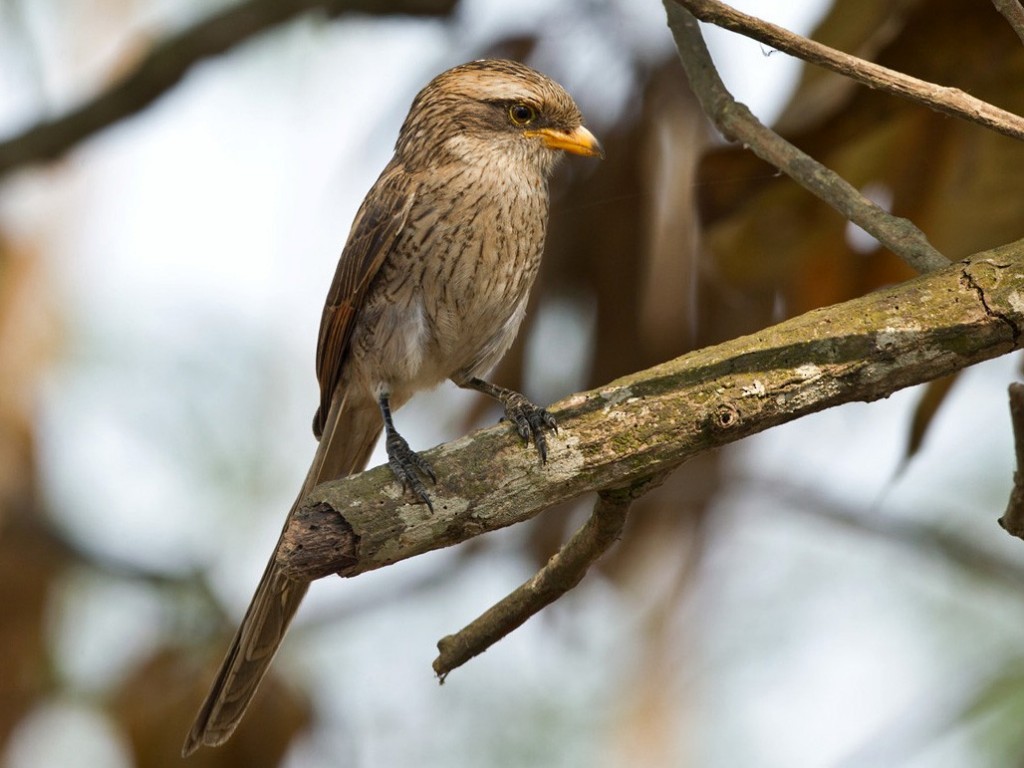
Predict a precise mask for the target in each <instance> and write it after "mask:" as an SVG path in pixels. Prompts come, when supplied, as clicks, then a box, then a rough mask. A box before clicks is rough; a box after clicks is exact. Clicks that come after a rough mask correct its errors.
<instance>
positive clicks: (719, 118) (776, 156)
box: [664, 0, 949, 272]
mask: <svg viewBox="0 0 1024 768" xmlns="http://www.w3.org/2000/svg"><path fill="white" fill-rule="evenodd" d="M664 4H665V11H666V12H667V14H668V26H669V28H670V29H671V30H672V35H673V37H674V38H675V42H676V49H677V50H678V52H679V59H680V61H682V63H683V69H685V70H686V75H687V77H688V78H689V80H690V85H691V87H692V88H693V91H694V93H695V94H696V95H697V98H698V99H699V101H700V103H701V106H702V107H703V109H704V112H705V113H706V114H707V115H708V117H709V118H710V119H711V121H712V122H713V123H714V124H715V126H716V127H717V128H718V129H719V130H720V131H721V132H722V133H723V134H724V135H725V136H727V137H729V138H732V139H735V140H737V141H739V142H741V143H743V144H744V145H745V146H746V147H747V148H749V149H750V150H751V151H752V152H753V153H754V154H756V155H757V156H758V157H760V158H761V159H762V160H764V161H766V162H768V163H771V164H772V165H774V166H775V167H776V168H778V169H779V170H780V171H782V172H783V173H785V174H786V175H787V176H789V177H790V178H791V179H793V181H795V182H796V183H797V184H800V185H801V186H802V187H804V188H805V189H807V190H808V191H809V192H811V193H812V194H813V195H815V196H816V197H818V198H820V199H821V200H823V201H824V202H825V203H827V204H828V205H830V206H832V207H833V208H835V209H836V210H837V211H839V212H840V213H841V214H842V215H843V216H844V217H846V218H847V219H849V220H850V221H852V222H853V223H854V224H856V225H857V226H859V227H860V228H861V229H863V230H865V231H866V232H868V233H869V234H870V235H871V236H872V237H874V238H875V239H876V240H878V241H879V242H880V243H881V244H882V245H884V246H885V247H886V248H888V249H889V250H890V251H892V252H893V253H895V254H896V255H897V256H899V257H900V258H902V259H903V260H904V261H905V262H906V263H907V264H909V265H910V266H911V267H912V268H913V269H915V270H917V271H918V272H931V271H934V270H938V269H943V268H944V267H948V266H949V261H948V260H947V259H946V258H945V257H944V256H943V255H942V254H941V253H939V252H938V251H937V250H936V249H935V248H934V247H933V246H932V245H931V244H930V243H929V242H928V238H926V237H925V235H924V233H923V232H921V230H919V229H918V228H917V227H916V226H914V224H913V223H912V222H910V221H908V220H907V219H903V218H900V217H898V216H893V215H892V214H891V213H889V212H888V211H886V210H884V209H883V208H880V207H879V206H878V205H876V204H875V203H873V202H872V201H871V200H869V199H868V198H866V197H865V196H864V195H862V194H861V193H860V192H859V191H858V190H857V189H856V188H855V187H854V186H853V185H851V184H850V183H849V182H848V181H846V180H845V179H843V178H842V177H841V176H839V175H838V174H836V173H835V172H833V171H831V170H829V169H828V168H826V167H825V166H824V165H822V164H821V163H819V162H818V161H817V160H815V159H813V158H812V157H810V156H809V155H807V154H805V153H804V152H802V151H800V150H799V149H797V148H796V147H794V146H793V145H792V144H790V143H789V142H788V141H786V140H785V139H783V138H782V137H781V136H779V135H778V134H777V133H775V132H774V131H773V130H771V129H770V128H768V127H766V126H765V125H763V124H762V123H761V122H760V121H759V120H758V119H757V118H756V117H755V116H754V115H753V114H752V113H751V112H750V110H749V109H747V108H746V107H745V106H744V105H742V104H740V103H738V102H737V101H736V100H735V99H733V97H732V95H731V94H730V93H729V91H728V90H727V89H726V87H725V84H724V83H723V82H722V79H721V77H719V75H718V72H717V70H716V69H715V65H714V63H713V62H712V60H711V55H710V54H709V53H708V49H707V46H705V45H704V38H703V37H702V36H701V32H700V27H699V25H698V24H697V20H696V19H695V18H694V17H693V15H692V14H690V12H689V11H687V10H686V9H685V8H683V7H682V6H680V5H679V4H677V2H676V0H664Z"/></svg>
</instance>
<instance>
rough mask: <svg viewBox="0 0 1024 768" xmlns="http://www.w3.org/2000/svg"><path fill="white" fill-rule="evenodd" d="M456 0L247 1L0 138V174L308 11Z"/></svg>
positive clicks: (61, 146) (432, 9) (383, 9)
mask: <svg viewBox="0 0 1024 768" xmlns="http://www.w3.org/2000/svg"><path fill="white" fill-rule="evenodd" d="M454 5H455V0H248V2H243V3H240V4H238V5H233V6H231V7H229V8H227V9H226V10H224V11H222V12H221V13H218V14H214V15H213V16H211V17H209V18H208V19H205V20H204V21H201V22H199V23H198V24H196V25H195V26H193V27H192V28H190V29H188V30H186V31H184V32H182V33H181V34H178V35H175V36H174V37H171V38H169V39H168V40H165V41H164V42H162V43H160V44H158V45H156V46H155V47H154V48H153V50H152V51H150V53H149V54H148V55H147V56H146V57H145V58H144V59H143V60H142V61H141V62H140V63H139V65H138V66H137V67H136V68H135V69H134V70H133V71H132V72H130V73H129V74H128V75H127V76H125V77H124V78H123V79H121V80H119V81H118V82H116V83H115V84H114V85H113V86H111V87H110V89H109V90H107V91H105V92H103V93H101V94H99V95H98V96H96V97H95V98H93V99H92V100H91V101H89V102H87V103H85V104H83V105H82V106H80V107H78V108H76V109H73V110H72V111H70V112H68V113H67V114H65V115H63V116H61V117H58V118H56V119H54V120H44V121H42V122H40V123H38V124H37V125H35V126H33V127H31V128H29V129H28V130H27V131H25V132H24V133H22V134H20V135H18V136H15V137H13V138H10V139H7V140H6V141H3V142H0V177H2V176H4V175H5V174H8V173H10V172H11V171H12V170H14V169H15V168H19V167H21V166H25V165H28V164H30V163H37V162H40V161H44V160H53V159H55V158H57V157H59V156H60V155H62V154H63V153H64V152H67V151H68V150H69V149H70V148H71V147H73V146H75V145H76V144H77V143H79V142H80V141H82V140H83V139H86V138H88V137H89V136H92V135H93V134H94V133H97V132H99V131H101V130H102V129H104V128H106V127H108V126H110V125H112V124H114V123H116V122H117V121H118V120H121V119H123V118H125V117H129V116H130V115H133V114H135V113H137V112H140V111H142V110H143V109H145V108H146V107H147V106H149V105H150V104H151V103H153V102H154V101H156V99H157V98H159V97H160V96H162V95H163V94H164V93H166V92H167V91H168V90H170V89H171V88H172V87H173V86H174V85H176V84H177V83H178V82H179V81H180V80H181V79H182V78H183V77H184V76H185V74H186V73H187V72H188V71H189V70H190V69H191V68H192V66H193V65H194V64H197V63H198V62H200V61H202V60H203V59H207V58H210V57H211V56H216V55H218V54H221V53H224V52H226V51H228V50H229V49H231V48H232V47H234V46H236V45H238V44H239V43H241V42H244V41H245V40H248V39H249V38H251V37H254V36H256V35H258V34H259V33H261V32H265V31H266V30H268V29H270V28H272V27H274V26H277V25H278V24H281V23H283V22H285V21H288V20H289V19H291V18H293V17H295V16H298V15H300V14H303V13H308V12H310V11H315V10H320V11H324V12H325V13H327V14H328V15H337V14H341V13H347V12H359V13H371V14H374V13H375V14H385V13H387V14H412V15H431V16H434V15H440V14H445V13H448V12H449V11H450V10H451V9H452V8H453V7H454Z"/></svg>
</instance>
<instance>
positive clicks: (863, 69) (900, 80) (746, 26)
mask: <svg viewBox="0 0 1024 768" xmlns="http://www.w3.org/2000/svg"><path fill="white" fill-rule="evenodd" d="M673 1H674V2H675V3H678V4H679V5H680V6H683V7H684V8H686V9H687V10H688V11H689V12H690V13H692V14H693V15H694V16H696V17H697V18H698V19H700V20H701V21H706V22H709V23H711V24H714V25H715V26H718V27H722V28H723V29H728V30H730V31H731V32H737V33H739V34H741V35H744V36H745V37H749V38H751V39H753V40H758V41H759V42H762V43H764V44H765V45H770V46H771V47H772V48H776V49H778V50H780V51H784V52H785V53H788V54H790V55H792V56H796V57H797V58H800V59H803V60H804V61H808V62H810V63H811V64H817V65H818V66H821V67H825V68H826V69H830V70H832V71H833V72H838V73H839V74H840V75H843V76H845V77H849V78H850V79H852V80H856V81H857V82H858V83H862V84H864V85H866V86H868V87H869V88H875V89H877V90H879V91H885V92H886V93H892V94H895V95H897V96H903V97H904V98H907V99H910V100H911V101H916V102H917V103H919V104H923V105H924V106H926V107H929V108H931V109H934V110H935V111H937V112H942V113H944V114H947V115H951V116H953V117H959V118H962V119H964V120H969V121H970V122H972V123H977V124H978V125H982V126H984V127H986V128H989V129H991V130H993V131H996V132H998V133H1001V134H1003V135H1004V136H1010V137H1012V138H1015V139H1024V117H1021V116H1020V115H1015V114H1013V113H1012V112H1007V111H1006V110H1004V109H999V107H996V106H994V105H992V104H989V103H988V102H987V101H982V100H981V99H978V98H975V97H974V96H971V95H970V94H969V93H965V92H964V91H961V90H960V89H959V88H950V87H947V86H944V85H938V84H936V83H930V82H928V81H927V80H920V79H918V78H916V77H911V76H910V75H906V74H904V73H903V72H898V71H896V70H894V69H889V68H888V67H883V66H881V65H879V64H875V63H873V62H870V61H865V60H864V59H861V58H858V57H857V56H851V55H850V54H848V53H843V52H842V51H837V50H836V49H835V48H829V47H828V46H827V45H822V44H821V43H818V42H815V41H814V40H809V39H807V38H806V37H802V36H801V35H796V34H793V33H792V32H790V31H789V30H787V29H783V28H782V27H778V26H776V25H774V24H769V23H768V22H766V21H764V20H762V19H759V18H757V17H756V16H748V15H747V14H745V13H740V12H739V11H737V10H736V9H734V8H730V7H729V6H728V5H725V4H724V3H721V2H718V1H717V0H673ZM993 2H995V4H996V7H997V8H999V10H1000V11H1001V12H1003V8H1002V7H1001V6H1007V7H1008V6H1011V5H1015V6H1017V9H1018V11H1019V10H1020V5H1019V3H1018V2H1017V0H1008V1H1007V0H993ZM1008 13H1010V11H1009V10H1007V11H1005V12H1004V15H1007V14H1008ZM1007 18H1008V19H1009V18H1010V16H1009V15H1007ZM1012 23H1013V21H1011V24H1012ZM1014 29H1017V27H1016V25H1015V26H1014ZM1018 34H1019V32H1018Z"/></svg>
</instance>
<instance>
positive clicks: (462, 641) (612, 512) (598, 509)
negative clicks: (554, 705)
mask: <svg viewBox="0 0 1024 768" xmlns="http://www.w3.org/2000/svg"><path fill="white" fill-rule="evenodd" d="M661 477H664V475H661V476H659V479H658V481H657V482H660V479H661ZM654 484H656V483H652V482H644V483H643V487H642V490H637V489H638V486H633V487H631V488H626V489H621V490H614V491H601V492H599V494H598V497H597V503H595V504H594V511H593V513H592V514H591V515H590V518H589V519H588V520H587V522H586V523H584V524H583V526H582V527H581V528H580V529H579V530H578V531H576V533H574V534H573V535H572V538H570V539H569V541H568V542H566V544H565V545H564V546H563V547H562V548H561V549H560V550H559V551H558V552H557V553H556V554H554V555H552V557H551V559H550V560H548V562H547V564H546V565H545V566H544V567H543V568H541V569H540V571H538V572H537V573H536V574H535V575H534V576H533V577H532V578H531V579H530V580H529V581H527V582H525V583H523V584H521V585H520V586H519V587H518V588H517V589H516V590H515V591H514V592H512V593H511V594H510V595H508V596H507V597H505V598H504V599H502V600H501V601H499V602H498V603H496V604H495V605H493V606H491V607H490V608H488V609H487V610H486V611H484V613H482V614H481V615H480V616H479V617H477V618H476V619H475V620H474V621H473V622H472V623H470V624H469V625H467V626H466V627H464V628H463V629H461V630H459V631H458V632H456V633H455V634H454V635H448V636H446V637H442V638H441V639H440V640H439V641H438V643H437V650H438V651H439V653H438V656H437V658H436V659H434V663H433V667H434V672H435V674H436V675H437V676H438V678H439V679H440V681H441V682H442V683H443V682H444V680H445V678H446V677H447V676H448V673H449V672H451V671H452V670H453V669H455V668H456V667H460V666H462V665H463V664H465V663H466V662H467V661H469V660H470V659H472V658H473V657H474V656H479V655H480V654H481V653H483V652H484V651H486V650H487V649H488V648H490V647H491V646H492V645H494V644H495V643H496V642H498V641H499V640H500V639H501V638H503V637H505V636H506V635H508V634H509V633H510V632H512V631H513V630H514V629H516V628H517V627H520V626H522V625H523V624H524V623H525V622H526V620H527V619H529V618H530V617H531V616H533V615H534V614H536V613H538V612H539V611H540V610H541V609H542V608H545V607H546V606H548V605H550V604H551V603H553V602H554V601H555V600H557V599H558V598H559V597H561V596H562V595H564V594H565V593H566V592H568V591H569V590H570V589H572V588H573V587H575V586H576V585H577V584H579V583H580V581H581V580H582V579H583V576H584V575H585V574H586V572H587V570H588V569H589V568H590V566H591V565H593V564H594V562H596V561H597V559H598V558H600V557H601V555H603V554H604V553H605V552H606V551H608V549H609V548H610V547H611V546H612V544H614V543H615V542H616V541H617V540H618V538H619V536H620V534H621V533H622V528H623V526H624V525H625V524H626V515H627V514H628V512H629V507H630V505H631V504H632V503H633V500H634V499H635V498H637V497H638V496H639V495H640V493H642V492H643V491H646V490H648V489H649V488H650V487H652V486H653V485H654Z"/></svg>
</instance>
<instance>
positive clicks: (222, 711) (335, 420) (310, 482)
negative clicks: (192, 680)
mask: <svg viewBox="0 0 1024 768" xmlns="http://www.w3.org/2000/svg"><path fill="white" fill-rule="evenodd" d="M380 430H381V419H380V414H379V412H378V411H377V406H376V405H375V404H374V403H373V401H372V400H366V401H362V402H359V403H348V402H346V399H345V397H344V396H336V397H335V399H334V402H333V403H332V405H331V409H330V412H329V413H328V416H327V423H326V424H325V427H324V434H323V438H322V439H321V440H320V445H319V447H318V448H317V452H316V456H315V457H314V459H313V465H312V466H311V467H310V468H309V473H308V474H307V475H306V481H305V482H304V483H303V484H302V490H301V491H300V492H299V495H298V497H297V498H296V499H295V503H294V504H292V508H291V510H289V512H288V517H289V518H290V517H291V515H292V513H293V512H294V511H295V510H296V508H297V507H298V506H299V503H300V502H301V501H302V499H303V498H305V496H306V494H308V493H309V492H310V491H311V490H312V489H313V487H314V486H316V485H317V484H318V483H321V482H326V481H328V480H333V479H336V478H339V477H344V476H345V475H351V474H353V473H355V472H359V471H361V470H363V469H364V468H365V467H366V464H367V462H368V461H369V459H370V453H371V452H372V451H373V445H374V443H375V442H376V441H377V437H378V435H380ZM275 554H276V547H275ZM308 587H309V583H308V582H305V581H294V580H292V579H289V578H287V577H286V576H284V575H283V574H282V573H281V572H280V571H279V570H278V568H277V567H276V565H275V563H274V556H271V558H270V562H269V563H267V568H266V570H265V571H264V572H263V578H262V579H260V584H259V586H258V587H257V588H256V594H255V595H253V598H252V602H251V603H249V608H248V610H246V612H245V618H243V619H242V624H241V626H240V627H239V628H238V631H237V632H236V633H235V637H234V639H233V640H232V641H231V647H230V648H229V649H228V652H227V655H226V656H225V657H224V661H223V662H221V665H220V670H219V671H218V672H217V677H216V679H215V680H214V683H213V686H212V687H211V688H210V692H209V693H208V694H207V696H206V700H205V701H204V702H203V706H202V707H200V709H199V714H197V715H196V719H195V722H194V723H193V724H192V728H191V730H190V731H189V733H188V736H187V737H186V739H185V745H184V746H183V747H182V750H181V754H182V756H183V757H188V755H190V754H192V753H193V752H195V750H196V749H198V748H199V746H200V745H201V744H206V745H207V746H211V747H213V746H217V745H219V744H223V743H224V742H225V741H226V740H227V738H228V737H229V736H230V735H231V733H232V732H233V731H234V730H235V727H236V726H237V725H238V723H239V721H240V720H241V719H242V715H244V714H245V710H246V709H247V708H248V706H249V702H250V701H252V697H253V695H255V693H256V689H257V688H258V687H259V684H260V681H261V680H262V679H263V676H264V675H265V674H266V672H267V669H268V668H269V667H270V662H271V661H272V660H273V658H274V654H276V653H277V649H278V647H279V646H280V645H281V640H282V639H283V638H284V634H285V631H286V630H287V629H288V625H289V623H291V620H292V617H293V616H294V615H295V612H296V611H297V610H298V608H299V603H301V602H302V598H303V596H304V595H305V594H306V589H307V588H308Z"/></svg>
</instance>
